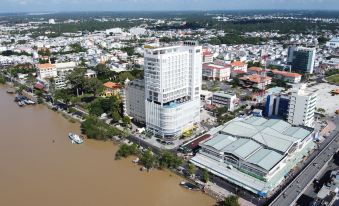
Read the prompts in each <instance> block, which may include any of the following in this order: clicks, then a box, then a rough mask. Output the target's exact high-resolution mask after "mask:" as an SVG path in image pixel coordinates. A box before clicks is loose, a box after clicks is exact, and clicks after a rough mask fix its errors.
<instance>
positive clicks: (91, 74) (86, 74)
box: [85, 69, 97, 79]
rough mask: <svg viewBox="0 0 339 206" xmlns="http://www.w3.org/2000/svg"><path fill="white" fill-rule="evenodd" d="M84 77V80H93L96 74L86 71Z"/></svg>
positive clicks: (89, 70)
mask: <svg viewBox="0 0 339 206" xmlns="http://www.w3.org/2000/svg"><path fill="white" fill-rule="evenodd" d="M85 77H86V78H89V79H90V78H95V77H97V73H96V72H95V71H93V70H91V69H87V71H86V73H85Z"/></svg>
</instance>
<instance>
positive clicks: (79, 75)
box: [67, 68, 86, 96]
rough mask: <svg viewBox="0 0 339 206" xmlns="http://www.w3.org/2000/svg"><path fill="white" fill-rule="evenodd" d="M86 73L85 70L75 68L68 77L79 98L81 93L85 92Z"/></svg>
mask: <svg viewBox="0 0 339 206" xmlns="http://www.w3.org/2000/svg"><path fill="white" fill-rule="evenodd" d="M85 72H86V70H85V69H83V68H75V69H74V70H73V71H72V72H71V73H70V74H69V75H68V76H67V80H68V81H69V82H70V84H71V85H72V87H73V89H75V90H76V94H77V96H79V94H80V91H81V92H83V89H84V86H85V76H84V75H85Z"/></svg>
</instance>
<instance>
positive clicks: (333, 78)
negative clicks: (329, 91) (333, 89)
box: [326, 74, 339, 84]
mask: <svg viewBox="0 0 339 206" xmlns="http://www.w3.org/2000/svg"><path fill="white" fill-rule="evenodd" d="M326 80H327V81H329V82H332V83H336V84H339V74H336V75H332V76H330V77H327V78H326Z"/></svg>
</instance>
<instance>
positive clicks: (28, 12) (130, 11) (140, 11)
mask: <svg viewBox="0 0 339 206" xmlns="http://www.w3.org/2000/svg"><path fill="white" fill-rule="evenodd" d="M238 11H259V12H260V11H272V12H275V11H283V12H289V11H291V12H292V11H298V12H303V11H304V12H339V8H338V9H327V10H325V9H323V10H321V9H228V10H226V9H224V10H214V9H211V10H73V11H72V10H69V11H68V10H67V11H52V10H51V11H48V10H46V11H13V12H3V11H0V14H34V15H35V14H36V15H48V14H62V13H98V12H103V13H143V12H146V13H156V12H184V13H185V12H197V13H199V12H214V13H216V12H238Z"/></svg>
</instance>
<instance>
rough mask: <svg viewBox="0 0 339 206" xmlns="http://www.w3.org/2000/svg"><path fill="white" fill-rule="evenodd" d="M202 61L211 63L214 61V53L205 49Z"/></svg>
mask: <svg viewBox="0 0 339 206" xmlns="http://www.w3.org/2000/svg"><path fill="white" fill-rule="evenodd" d="M202 62H203V63H211V62H213V54H212V53H211V52H209V51H204V52H203V53H202Z"/></svg>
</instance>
